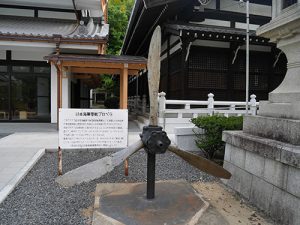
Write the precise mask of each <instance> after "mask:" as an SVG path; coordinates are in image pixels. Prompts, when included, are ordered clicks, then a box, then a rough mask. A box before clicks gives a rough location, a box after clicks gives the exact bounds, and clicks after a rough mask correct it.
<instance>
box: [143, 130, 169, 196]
mask: <svg viewBox="0 0 300 225" xmlns="http://www.w3.org/2000/svg"><path fill="white" fill-rule="evenodd" d="M140 136H141V139H142V142H143V144H144V148H145V150H146V152H147V153H148V158H147V199H153V198H154V197H155V158H156V154H163V153H165V152H166V151H167V148H168V147H169V145H170V144H171V141H170V139H169V138H168V136H167V133H166V132H165V131H162V127H159V126H151V125H150V126H145V127H144V128H143V133H142V134H141V135H140Z"/></svg>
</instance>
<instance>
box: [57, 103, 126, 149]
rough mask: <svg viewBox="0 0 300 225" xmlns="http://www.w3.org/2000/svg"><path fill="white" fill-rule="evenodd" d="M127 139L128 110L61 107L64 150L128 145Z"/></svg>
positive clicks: (60, 132) (61, 140)
mask: <svg viewBox="0 0 300 225" xmlns="http://www.w3.org/2000/svg"><path fill="white" fill-rule="evenodd" d="M127 139H128V110H127V109H125V110H123V109H122V110H121V109H59V146H60V147H61V148H63V149H77V148H78V149H79V148H125V147H127Z"/></svg>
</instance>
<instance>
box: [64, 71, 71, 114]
mask: <svg viewBox="0 0 300 225" xmlns="http://www.w3.org/2000/svg"><path fill="white" fill-rule="evenodd" d="M63 75H64V76H63V78H62V108H70V106H71V78H70V74H67V73H66V72H63ZM65 76H66V77H65Z"/></svg>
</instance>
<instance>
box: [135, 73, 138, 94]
mask: <svg viewBox="0 0 300 225" xmlns="http://www.w3.org/2000/svg"><path fill="white" fill-rule="evenodd" d="M138 95H139V74H138V75H137V76H136V91H135V96H138Z"/></svg>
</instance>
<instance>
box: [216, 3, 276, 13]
mask: <svg viewBox="0 0 300 225" xmlns="http://www.w3.org/2000/svg"><path fill="white" fill-rule="evenodd" d="M220 8H221V10H225V11H231V12H241V13H245V12H246V7H241V4H240V3H239V2H238V1H232V0H221V2H220ZM249 11H250V14H253V15H261V16H270V17H271V15H272V7H271V6H265V5H258V4H252V3H250V4H249Z"/></svg>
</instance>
